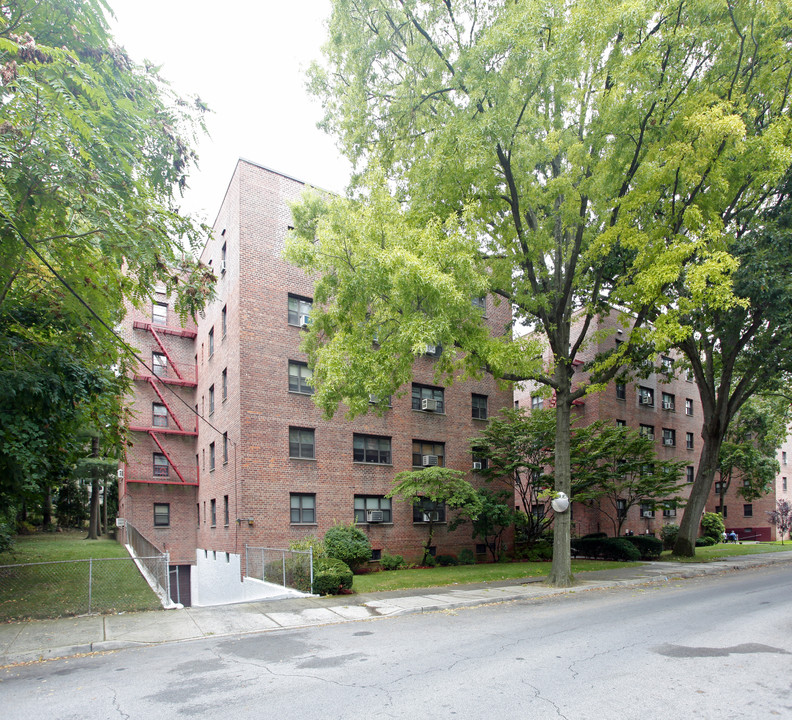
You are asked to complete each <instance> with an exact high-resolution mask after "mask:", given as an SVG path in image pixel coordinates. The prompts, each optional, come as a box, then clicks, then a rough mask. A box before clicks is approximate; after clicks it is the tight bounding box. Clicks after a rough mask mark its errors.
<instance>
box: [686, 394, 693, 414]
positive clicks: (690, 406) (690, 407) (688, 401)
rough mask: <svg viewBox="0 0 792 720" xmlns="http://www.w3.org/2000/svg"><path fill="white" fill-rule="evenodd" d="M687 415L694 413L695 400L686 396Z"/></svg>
mask: <svg viewBox="0 0 792 720" xmlns="http://www.w3.org/2000/svg"><path fill="white" fill-rule="evenodd" d="M685 415H693V401H692V400H691V399H690V398H685Z"/></svg>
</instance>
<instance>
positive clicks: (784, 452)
mask: <svg viewBox="0 0 792 720" xmlns="http://www.w3.org/2000/svg"><path fill="white" fill-rule="evenodd" d="M781 464H782V465H786V464H787V463H786V450H783V451H782V452H781Z"/></svg>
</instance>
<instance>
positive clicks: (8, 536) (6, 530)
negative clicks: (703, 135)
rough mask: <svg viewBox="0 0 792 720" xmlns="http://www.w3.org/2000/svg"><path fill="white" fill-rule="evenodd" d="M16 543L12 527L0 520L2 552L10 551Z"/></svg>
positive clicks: (0, 546)
mask: <svg viewBox="0 0 792 720" xmlns="http://www.w3.org/2000/svg"><path fill="white" fill-rule="evenodd" d="M13 544H14V535H13V534H12V532H11V527H10V526H9V525H7V524H6V523H4V522H0V553H4V552H8V551H9V550H10V549H11V547H12V546H13Z"/></svg>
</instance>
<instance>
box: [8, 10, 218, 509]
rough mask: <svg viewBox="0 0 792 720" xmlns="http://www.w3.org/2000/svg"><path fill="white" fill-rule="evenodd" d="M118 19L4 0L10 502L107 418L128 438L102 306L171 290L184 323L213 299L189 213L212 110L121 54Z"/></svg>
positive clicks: (102, 427)
mask: <svg viewBox="0 0 792 720" xmlns="http://www.w3.org/2000/svg"><path fill="white" fill-rule="evenodd" d="M109 12H110V9H109V6H108V5H107V3H106V2H105V1H104V0H0V388H2V392H0V415H2V421H3V422H2V429H0V496H3V498H4V499H7V498H8V495H9V493H12V494H13V497H14V498H17V499H20V500H21V499H24V498H25V497H29V496H30V493H33V494H34V495H36V494H39V495H40V493H41V491H42V489H43V488H44V487H45V480H46V476H47V475H48V474H49V475H51V474H52V472H53V471H54V470H55V469H57V468H56V466H57V465H58V464H59V463H61V464H62V465H63V466H64V467H66V468H67V470H66V472H63V467H61V468H60V470H59V471H58V472H59V477H61V478H62V477H66V476H67V475H68V469H69V463H70V462H72V461H73V460H74V457H75V456H74V455H72V454H71V450H72V449H75V442H74V437H75V436H76V429H77V428H79V427H80V426H83V425H85V424H90V423H91V421H92V419H95V418H96V417H98V416H99V415H102V416H103V420H102V423H100V424H98V425H95V427H96V429H97V430H98V431H101V432H103V433H104V435H105V436H106V437H105V441H106V442H109V443H112V442H115V440H117V435H118V432H119V427H120V420H121V418H120V413H119V412H115V413H108V412H105V410H106V409H107V407H103V405H104V406H108V405H111V404H113V402H115V404H116V406H117V405H118V402H117V401H118V397H119V396H120V393H122V392H123V390H124V383H123V380H122V379H120V378H119V372H118V371H122V372H123V370H124V363H125V360H124V356H123V353H122V352H121V350H120V348H119V345H118V344H117V342H116V341H115V339H114V338H112V336H111V335H110V333H109V332H108V331H107V329H105V328H101V327H100V326H99V322H98V321H97V319H96V317H95V316H94V315H93V314H92V313H91V310H92V311H93V312H94V313H96V315H98V316H99V317H100V318H101V319H102V321H104V323H105V324H107V325H108V326H110V327H112V326H113V325H115V324H116V323H117V322H118V321H119V320H120V318H121V317H122V314H123V307H124V298H125V297H126V298H127V299H131V300H133V301H134V302H143V301H144V300H145V299H146V298H148V297H150V296H151V294H152V293H153V291H154V287H155V284H156V283H158V282H162V283H164V284H165V285H166V286H167V288H168V290H169V291H170V292H172V293H174V295H175V296H177V297H178V298H179V300H178V307H179V310H180V312H181V313H182V314H184V315H186V314H189V313H194V312H195V311H197V310H199V309H200V308H201V307H203V305H204V304H205V302H206V300H207V298H208V297H209V296H210V294H211V289H212V280H213V277H214V276H213V274H212V272H211V270H210V269H209V268H206V267H202V266H201V265H199V264H198V263H197V262H195V260H194V259H193V258H192V254H191V250H192V249H193V248H194V247H195V246H196V244H197V243H198V242H199V240H200V239H201V237H202V234H203V228H202V226H201V225H200V224H199V223H197V222H195V221H194V220H193V219H192V218H190V217H187V216H185V215H184V214H182V213H181V212H180V211H179V207H178V202H179V193H180V190H181V189H183V188H184V187H185V185H186V178H187V173H188V172H189V170H190V169H191V168H192V167H193V165H194V161H195V155H194V152H193V150H192V147H191V145H192V142H193V138H194V135H195V132H196V131H199V130H200V128H201V123H202V121H201V117H202V114H203V111H204V107H203V105H202V103H200V101H197V100H194V101H187V100H184V99H182V98H180V97H178V96H177V95H176V94H174V93H173V92H172V91H171V90H170V88H169V87H168V85H167V83H165V81H164V80H163V79H162V78H161V77H160V76H159V75H158V73H157V69H156V68H155V67H152V66H150V65H145V66H143V65H138V64H135V63H134V62H133V61H132V60H131V59H130V58H129V56H128V55H127V53H126V52H125V51H124V50H123V48H120V47H118V46H116V45H115V43H114V42H113V39H112V37H111V36H110V34H109V32H108V25H107V20H106V15H107V14H108V13H109ZM55 273H57V276H58V278H59V279H58V278H56V275H55ZM70 290H74V292H75V293H77V294H79V295H80V296H81V297H82V298H83V300H84V301H85V305H83V304H81V303H80V302H79V301H78V300H76V299H75V297H74V296H73V295H72V294H71V292H70ZM86 305H87V306H88V307H86ZM89 308H90V310H89ZM109 396H114V397H115V401H114V400H113V399H112V398H111V397H109ZM116 409H117V408H116ZM65 450H69V452H64V451H65ZM77 455H79V452H78V451H77Z"/></svg>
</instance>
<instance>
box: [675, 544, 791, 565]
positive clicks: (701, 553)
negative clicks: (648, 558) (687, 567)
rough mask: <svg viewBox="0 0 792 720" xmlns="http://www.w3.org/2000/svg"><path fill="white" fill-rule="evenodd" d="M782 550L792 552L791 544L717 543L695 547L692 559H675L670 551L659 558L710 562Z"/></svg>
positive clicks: (676, 558) (676, 559)
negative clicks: (694, 554)
mask: <svg viewBox="0 0 792 720" xmlns="http://www.w3.org/2000/svg"><path fill="white" fill-rule="evenodd" d="M784 550H792V543H789V542H787V543H785V544H784V545H782V544H781V543H780V542H772V543H769V542H768V543H742V544H734V543H718V544H717V545H710V546H709V547H697V548H696V556H695V557H692V558H688V557H677V556H675V555H672V554H671V551H670V550H666V551H665V552H663V554H662V556H661V557H660V559H661V560H675V561H678V562H710V561H712V560H717V559H718V558H724V557H734V556H736V555H759V554H761V553H773V552H782V551H784Z"/></svg>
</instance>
